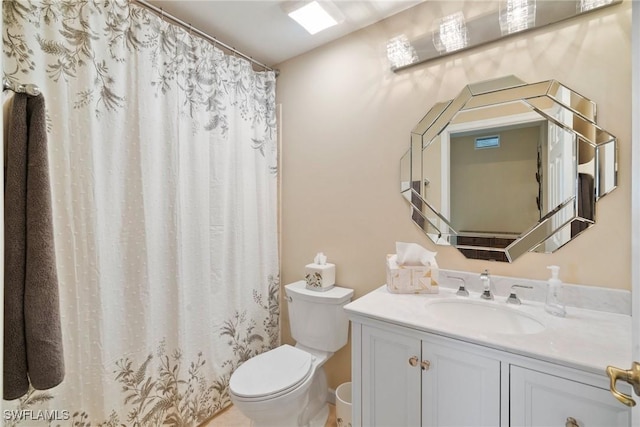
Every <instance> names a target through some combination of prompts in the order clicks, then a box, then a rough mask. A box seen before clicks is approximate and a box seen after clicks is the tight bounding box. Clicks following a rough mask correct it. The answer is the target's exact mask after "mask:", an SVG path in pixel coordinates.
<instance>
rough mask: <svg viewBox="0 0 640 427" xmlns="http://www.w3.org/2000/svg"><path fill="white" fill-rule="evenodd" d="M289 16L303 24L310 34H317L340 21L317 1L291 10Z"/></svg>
mask: <svg viewBox="0 0 640 427" xmlns="http://www.w3.org/2000/svg"><path fill="white" fill-rule="evenodd" d="M289 16H290V17H291V18H293V19H294V20H295V21H296V22H297V23H298V24H300V25H302V26H303V27H304V29H305V30H307V31H308V32H309V34H315V33H317V32H320V31H322V30H324V29H326V28H329V27H333V26H334V25H336V24H337V23H338V21H336V20H335V19H334V18H333V17H332V16H331V15H330V14H329V12H327V11H326V10H325V9H324V8H323V7H322V6H321V5H320V3H318V2H317V1H312V2H311V3H307V4H305V5H304V6H302V7H300V8H298V9H296V10H294V11H292V12H289Z"/></svg>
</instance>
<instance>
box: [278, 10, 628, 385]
mask: <svg viewBox="0 0 640 427" xmlns="http://www.w3.org/2000/svg"><path fill="white" fill-rule="evenodd" d="M462 4H463V3H459V2H452V1H446V2H444V1H428V2H426V3H423V4H421V5H419V6H418V7H416V8H414V9H412V10H409V11H406V12H403V13H401V14H398V15H396V16H394V17H392V18H390V19H388V20H386V21H383V22H381V23H378V24H376V25H373V26H371V27H368V28H365V29H363V30H361V31H359V32H357V33H355V34H352V35H350V36H348V37H345V38H343V39H340V40H338V41H336V42H334V43H331V44H329V45H326V46H324V47H321V48H318V49H316V50H314V51H312V52H310V53H308V54H305V55H301V56H299V57H297V58H294V59H292V60H289V61H287V62H285V63H283V64H280V65H279V67H278V68H280V70H281V74H280V77H279V78H278V82H277V87H278V89H277V99H278V102H279V103H281V104H282V121H281V126H282V135H283V147H282V151H281V156H282V158H281V179H282V194H281V197H282V211H281V215H282V248H281V249H282V260H281V262H282V282H283V283H284V284H286V283H290V282H293V281H296V280H300V279H301V278H302V277H303V275H304V265H305V264H307V263H309V262H311V261H312V259H313V256H314V255H315V253H316V252H318V251H323V252H325V253H326V254H327V255H328V256H329V260H330V262H334V263H336V265H337V282H338V284H339V285H342V286H346V287H350V288H353V289H355V296H356V297H360V296H362V295H364V294H366V293H367V292H370V291H371V290H373V289H375V288H377V287H379V286H381V285H382V284H384V282H385V272H384V259H385V254H387V253H391V252H393V251H394V247H395V242H396V241H407V242H416V243H419V244H422V245H424V246H426V247H427V248H429V249H431V250H437V251H438V263H439V264H440V265H441V266H442V267H443V268H446V269H456V270H467V271H476V272H478V273H479V272H481V271H482V270H483V269H485V268H488V269H489V270H490V271H491V273H492V274H496V275H503V276H513V277H527V278H532V279H546V278H547V276H548V270H547V269H546V268H545V267H546V266H547V265H549V264H557V265H560V266H561V267H562V270H561V277H562V279H563V280H564V281H565V282H571V283H581V284H586V285H598V286H606V287H610V288H619V289H630V274H631V273H630V269H631V265H630V239H629V227H630V221H631V220H630V209H631V200H630V185H631V183H630V166H631V146H630V139H631V114H630V109H631V98H630V87H631V64H630V57H631V47H630V45H631V36H630V24H631V2H630V1H626V2H625V3H623V4H622V5H618V6H613V7H611V8H609V9H606V10H603V11H598V12H594V13H591V14H587V15H586V16H584V17H581V18H576V19H573V20H570V21H566V22H563V23H559V24H555V25H553V26H550V27H548V28H544V29H540V30H536V31H533V32H531V33H529V34H523V35H516V36H514V37H511V38H509V39H507V40H505V41H502V42H496V43H492V44H489V45H486V46H483V47H479V48H475V49H472V50H469V51H467V52H463V53H459V54H456V55H453V56H449V57H445V58H442V59H438V60H433V61H431V62H428V63H425V64H421V65H418V66H415V67H413V68H410V69H407V70H405V71H402V72H399V73H393V72H391V71H390V70H389V64H388V63H387V60H386V57H385V46H386V41H387V40H388V39H389V38H391V37H393V36H395V35H397V34H399V33H402V32H405V33H407V35H408V36H409V38H412V37H414V36H417V35H420V34H422V33H425V32H426V31H427V30H429V29H430V28H432V26H433V19H434V18H437V17H440V16H442V15H443V14H448V13H452V12H454V11H456V10H457V9H459V8H460V7H461V5H462ZM464 7H465V16H467V18H470V17H473V16H475V15H478V14H481V13H484V12H486V11H487V10H488V9H490V8H493V7H495V2H493V4H492V2H467V3H466V5H465V6H464ZM507 74H514V75H516V76H518V77H520V78H521V79H523V80H525V81H528V82H536V81H541V80H547V79H557V80H559V81H560V82H562V83H564V84H565V85H567V86H568V87H570V88H571V89H573V90H575V91H577V92H578V93H581V94H583V95H584V96H586V97H588V98H591V99H592V100H594V101H595V102H596V103H597V105H598V123H599V124H600V125H601V126H602V127H604V128H605V129H606V130H608V131H609V132H611V133H612V134H614V135H616V136H617V137H618V138H619V142H620V143H619V147H620V150H619V188H618V189H616V190H615V191H614V192H613V193H611V194H610V195H608V196H606V197H605V198H603V199H602V200H601V202H600V203H599V204H598V207H597V221H598V222H597V224H596V226H595V227H593V228H591V229H589V230H588V231H587V232H585V233H583V234H582V235H580V236H578V237H577V239H576V240H574V241H572V242H571V243H569V244H568V245H567V246H565V247H563V248H561V249H560V250H559V251H557V252H556V253H554V254H550V255H549V254H539V253H528V254H525V255H524V256H522V257H520V258H518V259H517V260H516V261H515V262H514V263H513V264H507V263H488V262H483V261H478V260H467V259H465V258H464V257H463V256H462V255H461V254H460V253H459V252H458V251H457V250H455V249H453V248H445V247H436V246H434V245H433V244H432V243H431V242H430V241H429V240H428V238H427V237H426V236H425V235H423V234H422V233H421V232H420V230H419V229H418V228H417V227H416V226H415V225H414V224H413V223H412V221H411V219H410V217H409V206H408V204H407V202H406V200H404V199H403V197H402V196H401V195H400V193H399V187H400V184H399V181H400V179H399V173H400V172H399V162H400V158H401V156H402V155H403V154H404V153H405V152H406V151H407V149H408V148H409V133H410V131H411V129H412V128H413V127H414V126H415V125H416V124H417V123H418V121H419V120H420V119H421V118H422V117H423V116H424V114H425V113H426V112H427V111H428V110H429V109H430V108H431V106H432V105H433V104H434V103H436V102H438V101H443V100H447V99H451V98H453V97H454V96H455V95H457V93H458V92H459V91H460V89H461V88H462V87H463V86H464V85H466V84H468V83H472V82H476V81H481V80H486V79H491V78H495V77H500V76H503V75H507ZM282 308H283V322H282V328H283V339H284V341H285V342H292V340H291V338H290V335H289V324H288V316H287V313H286V304H283V306H282ZM326 367H327V373H328V376H329V385H330V386H331V387H336V386H337V385H338V384H340V383H341V382H343V381H347V380H349V378H350V347H349V346H347V347H345V348H344V349H342V350H340V351H339V352H338V353H337V354H336V356H334V357H333V358H332V360H330V361H329V362H328V363H327V366H326Z"/></svg>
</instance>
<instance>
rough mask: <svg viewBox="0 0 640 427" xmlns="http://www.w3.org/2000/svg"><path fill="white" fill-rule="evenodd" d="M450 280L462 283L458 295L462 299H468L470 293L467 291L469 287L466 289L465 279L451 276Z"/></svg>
mask: <svg viewBox="0 0 640 427" xmlns="http://www.w3.org/2000/svg"><path fill="white" fill-rule="evenodd" d="M449 279H453V280H456V281H459V282H460V287H459V288H458V291H457V292H456V295H458V296H460V297H468V296H469V291H468V290H467V287H466V281H465V280H464V278H463V277H458V276H449Z"/></svg>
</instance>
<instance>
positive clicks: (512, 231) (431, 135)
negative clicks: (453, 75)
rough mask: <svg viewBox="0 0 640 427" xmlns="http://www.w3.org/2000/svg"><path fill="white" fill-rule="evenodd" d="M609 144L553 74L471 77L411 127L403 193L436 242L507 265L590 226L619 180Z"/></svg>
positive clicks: (588, 104)
mask: <svg viewBox="0 0 640 427" xmlns="http://www.w3.org/2000/svg"><path fill="white" fill-rule="evenodd" d="M616 144H617V141H616V138H615V137H614V136H613V135H611V134H610V133H608V132H607V131H605V130H604V129H602V128H600V127H599V126H598V125H597V124H596V105H595V104H594V103H593V102H592V101H590V100H588V99H587V98H585V97H583V96H581V95H580V94H578V93H576V92H574V91H572V90H571V89H569V88H567V87H566V86H564V85H562V84H561V83H559V82H557V81H555V80H549V81H544V82H539V83H533V84H527V83H525V82H524V81H522V80H520V79H518V78H517V77H515V76H507V77H503V78H500V79H496V80H491V81H486V82H480V83H476V84H471V85H468V86H466V87H465V88H464V89H462V91H461V92H460V94H459V95H458V96H457V97H456V98H455V99H453V100H451V101H446V102H441V103H438V104H436V105H434V106H433V108H431V110H429V112H428V113H427V114H426V115H425V116H424V118H423V119H422V120H421V121H420V122H419V123H418V124H417V125H416V127H415V128H414V129H413V131H412V132H411V147H410V149H409V150H408V151H407V153H406V154H405V155H404V156H403V158H402V160H401V192H402V194H403V195H404V197H405V198H406V200H407V201H408V202H409V204H410V206H411V218H412V220H413V221H414V223H415V224H416V225H417V226H418V227H419V228H420V229H421V230H422V231H423V232H424V233H426V234H427V236H429V238H431V240H433V241H434V242H435V243H436V244H439V245H452V246H455V247H456V248H457V249H458V250H460V251H461V252H462V253H463V254H464V255H465V256H466V257H467V258H474V259H483V260H495V261H505V262H511V261H513V260H515V259H516V258H517V257H519V256H521V255H522V254H524V253H526V252H528V251H536V252H547V253H550V252H554V251H556V250H557V249H559V248H560V247H562V246H564V245H565V244H567V243H568V242H569V241H571V240H572V239H574V238H575V237H576V236H578V235H579V234H581V233H582V232H584V231H585V230H586V229H588V228H589V227H591V226H593V225H594V224H595V221H596V202H597V201H598V200H599V198H600V197H602V196H604V195H606V194H607V193H609V192H610V191H612V190H613V189H615V187H616V185H617V184H616V182H617V146H616Z"/></svg>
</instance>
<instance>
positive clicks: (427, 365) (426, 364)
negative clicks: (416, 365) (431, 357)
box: [420, 360, 431, 371]
mask: <svg viewBox="0 0 640 427" xmlns="http://www.w3.org/2000/svg"><path fill="white" fill-rule="evenodd" d="M420 367H421V368H422V370H423V371H428V370H429V368H430V367H431V362H429V361H428V360H423V361H422V363H420Z"/></svg>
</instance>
